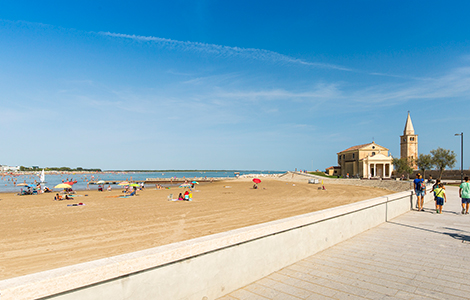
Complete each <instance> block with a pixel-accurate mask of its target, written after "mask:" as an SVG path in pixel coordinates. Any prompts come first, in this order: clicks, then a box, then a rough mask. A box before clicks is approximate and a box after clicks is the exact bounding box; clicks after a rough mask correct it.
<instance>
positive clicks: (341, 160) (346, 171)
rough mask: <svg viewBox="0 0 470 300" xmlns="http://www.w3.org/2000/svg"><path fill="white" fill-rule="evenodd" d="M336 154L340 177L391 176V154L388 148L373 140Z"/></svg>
mask: <svg viewBox="0 0 470 300" xmlns="http://www.w3.org/2000/svg"><path fill="white" fill-rule="evenodd" d="M337 154H338V164H339V165H340V166H341V176H342V177H348V175H349V177H358V178H391V176H392V171H393V164H392V160H393V158H392V156H390V155H389V153H388V149H387V148H385V147H382V146H380V145H377V144H376V143H375V142H372V143H369V144H363V145H357V146H353V147H350V148H348V149H346V150H343V151H341V152H339V153H337Z"/></svg>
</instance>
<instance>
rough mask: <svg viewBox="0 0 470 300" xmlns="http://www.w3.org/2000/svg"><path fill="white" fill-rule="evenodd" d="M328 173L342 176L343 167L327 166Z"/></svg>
mask: <svg viewBox="0 0 470 300" xmlns="http://www.w3.org/2000/svg"><path fill="white" fill-rule="evenodd" d="M326 174H328V175H329V176H341V167H340V166H331V167H329V168H326Z"/></svg>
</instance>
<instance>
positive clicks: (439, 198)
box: [436, 197, 444, 205]
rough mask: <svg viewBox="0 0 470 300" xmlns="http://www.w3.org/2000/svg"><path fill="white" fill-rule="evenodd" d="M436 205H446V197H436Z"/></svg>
mask: <svg viewBox="0 0 470 300" xmlns="http://www.w3.org/2000/svg"><path fill="white" fill-rule="evenodd" d="M436 205H444V198H441V197H436Z"/></svg>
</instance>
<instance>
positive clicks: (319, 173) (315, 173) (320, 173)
mask: <svg viewBox="0 0 470 300" xmlns="http://www.w3.org/2000/svg"><path fill="white" fill-rule="evenodd" d="M307 173H308V174H312V175H317V176H322V177H326V178H337V176H330V175H326V174H325V173H323V172H307Z"/></svg>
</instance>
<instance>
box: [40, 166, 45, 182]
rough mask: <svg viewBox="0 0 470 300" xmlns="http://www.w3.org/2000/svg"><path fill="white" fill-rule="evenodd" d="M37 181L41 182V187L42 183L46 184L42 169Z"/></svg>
mask: <svg viewBox="0 0 470 300" xmlns="http://www.w3.org/2000/svg"><path fill="white" fill-rule="evenodd" d="M39 179H40V181H41V185H42V184H43V183H46V174H45V173H44V169H42V172H41V176H40V177H39Z"/></svg>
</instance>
